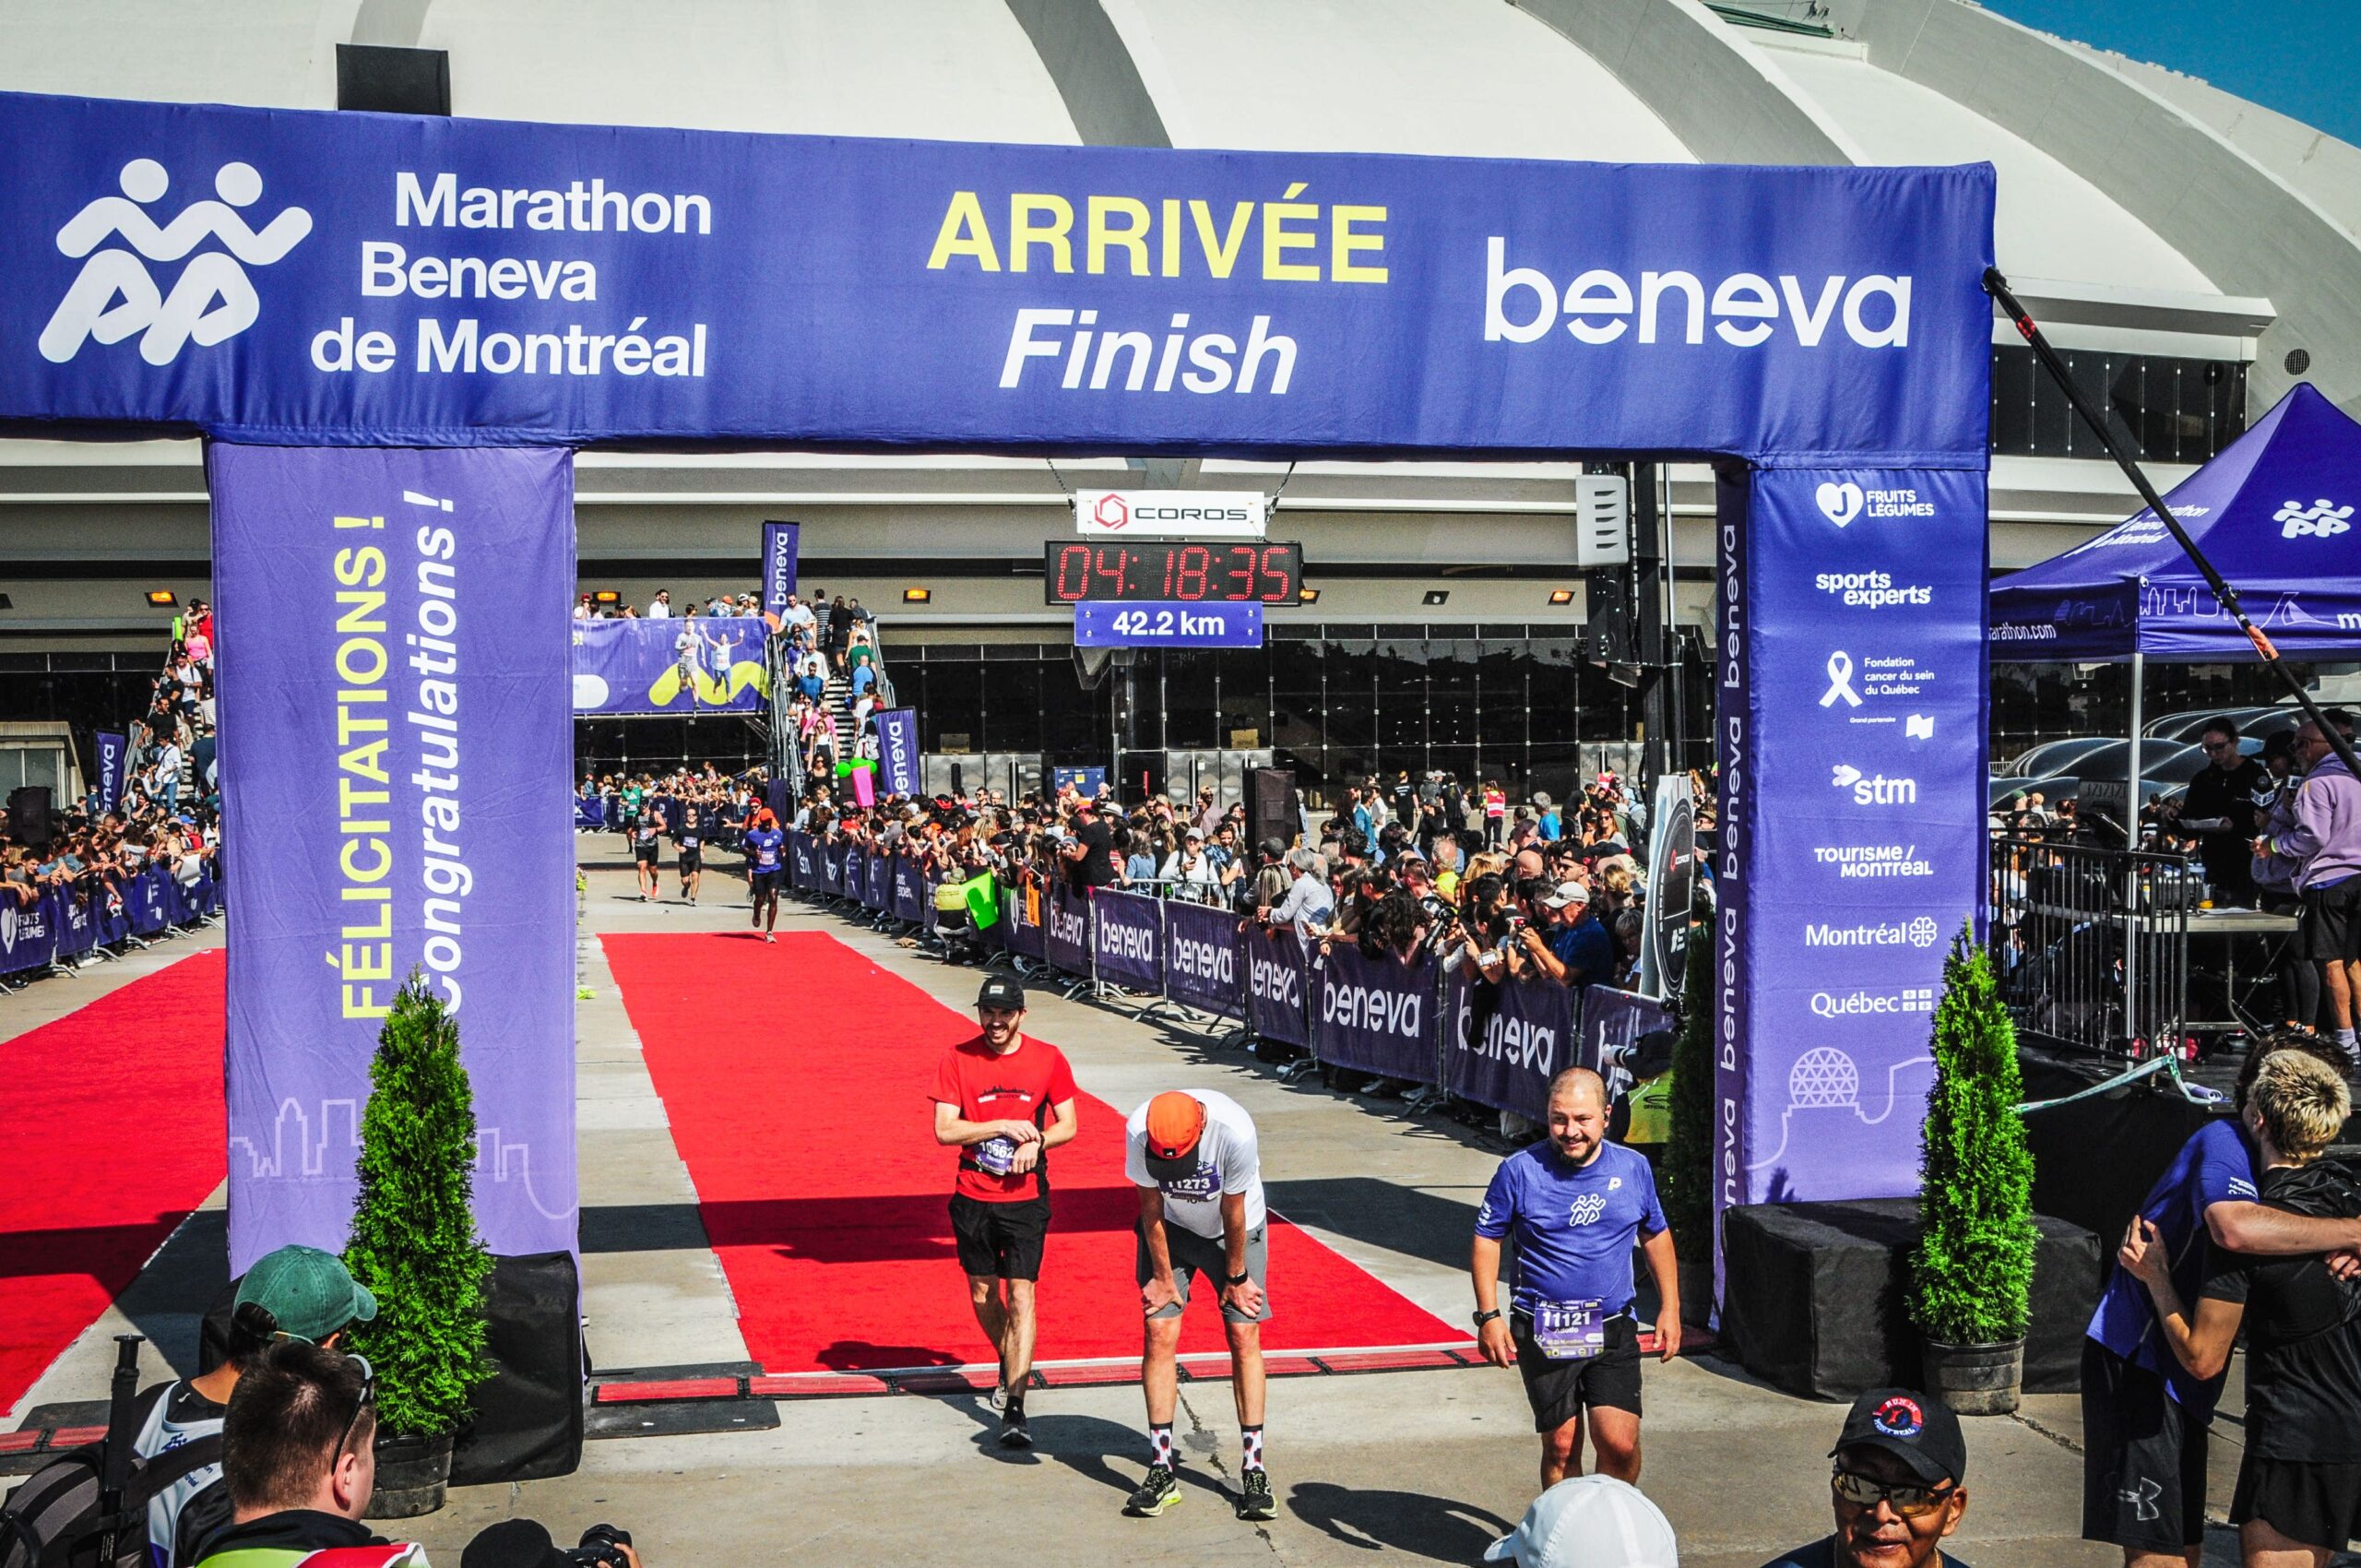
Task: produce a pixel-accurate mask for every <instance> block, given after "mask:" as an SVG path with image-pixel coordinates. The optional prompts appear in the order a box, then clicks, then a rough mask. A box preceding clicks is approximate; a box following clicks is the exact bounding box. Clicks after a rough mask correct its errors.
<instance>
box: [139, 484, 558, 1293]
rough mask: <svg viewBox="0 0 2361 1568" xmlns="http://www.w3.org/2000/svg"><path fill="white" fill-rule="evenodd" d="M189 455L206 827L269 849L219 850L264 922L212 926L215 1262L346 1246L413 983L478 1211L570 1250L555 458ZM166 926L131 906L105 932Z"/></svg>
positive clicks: (511, 1248)
mask: <svg viewBox="0 0 2361 1568" xmlns="http://www.w3.org/2000/svg"><path fill="white" fill-rule="evenodd" d="M206 467H207V478H208V481H209V485H210V489H211V493H212V497H213V563H214V583H215V587H216V589H217V591H218V593H219V605H220V626H221V638H220V656H219V660H218V666H219V682H220V684H219V704H220V713H221V732H222V736H223V743H222V747H221V756H220V766H221V795H222V806H223V829H222V832H223V837H224V838H225V839H226V840H228V841H229V842H231V843H245V844H256V843H267V844H269V845H271V846H273V850H272V852H271V853H269V854H264V855H252V856H246V857H243V858H241V860H240V861H239V862H238V882H239V894H240V897H241V898H242V899H243V901H244V902H245V904H246V907H247V908H249V909H254V910H257V911H267V917H268V918H267V919H259V920H242V921H233V922H231V925H230V928H229V963H228V978H229V1046H228V1082H229V1121H230V1125H229V1176H230V1272H231V1274H232V1275H235V1274H238V1273H240V1272H242V1271H243V1270H244V1269H245V1268H246V1266H247V1265H250V1264H251V1263H253V1262H254V1260H255V1258H257V1257H259V1256H260V1255H262V1254H263V1253H266V1252H268V1251H270V1250H271V1249H272V1248H274V1247H278V1246H282V1245H285V1244H286V1243H288V1242H291V1241H301V1242H306V1243H308V1244H310V1245H313V1246H316V1247H323V1248H326V1249H328V1250H329V1251H335V1250H337V1249H338V1248H341V1247H342V1246H343V1245H344V1242H345V1238H346V1233H347V1231H348V1230H349V1229H350V1225H351V1218H352V1202H353V1190H354V1177H353V1160H354V1156H355V1153H356V1151H357V1146H358V1140H359V1135H360V1117H361V1110H362V1106H363V1105H364V1104H365V1103H366V1101H367V1099H368V1097H369V1064H370V1062H371V1059H372V1058H373V1056H374V1054H375V1051H376V1044H377V1034H378V1030H379V1029H380V1028H382V1027H383V1023H384V1019H385V1016H386V1010H387V1008H388V1007H389V1006H390V1005H391V1004H392V1003H393V999H394V994H395V992H396V991H397V989H398V988H399V987H400V986H401V984H402V983H403V980H404V978H405V977H406V976H409V975H410V974H411V973H413V972H416V973H418V974H420V975H421V976H422V977H423V980H424V982H425V984H426V985H427V987H428V989H429V990H430V991H431V992H433V995H434V996H435V997H436V998H438V999H439V1000H440V1001H442V1003H443V1004H445V1006H446V1007H447V1008H449V1009H450V1010H451V1014H452V1016H453V1019H454V1021H455V1022H456V1023H457V1026H458V1029H459V1038H460V1041H461V1050H462V1051H463V1052H464V1054H465V1060H466V1063H467V1067H468V1074H469V1080H470V1085H471V1088H472V1091H473V1094H474V1101H475V1116H476V1124H477V1127H478V1130H479V1139H478V1142H479V1147H480V1150H481V1152H480V1155H479V1165H478V1169H477V1170H476V1173H475V1214H476V1224H477V1228H478V1229H479V1230H480V1231H481V1234H482V1236H483V1239H484V1241H485V1242H486V1243H487V1244H488V1245H489V1246H490V1247H491V1248H492V1251H493V1252H494V1253H510V1254H523V1253H549V1252H565V1251H571V1250H572V1249H573V1247H574V1245H575V1142H574V1093H573V1090H572V1087H571V1086H572V1084H573V1082H574V1067H575V1062H574V913H575V911H574V877H575V843H574V831H573V821H572V818H573V806H572V802H571V797H570V795H568V794H567V792H566V791H564V790H562V789H552V787H551V781H552V780H553V779H563V778H565V777H566V776H567V775H568V774H569V773H570V772H571V770H572V756H573V744H574V729H573V723H572V720H571V719H570V717H569V715H568V713H567V710H566V704H565V701H564V693H565V690H566V685H567V680H568V676H569V673H570V671H569V668H568V659H567V640H568V639H567V627H568V625H569V622H568V621H567V619H566V598H567V589H568V587H569V585H571V584H572V583H573V581H574V486H573V462H572V459H571V457H569V456H568V455H567V454H565V453H564V452H561V451H553V450H550V449H547V448H540V449H532V450H517V449H502V448H499V447H492V446H477V447H469V448H466V449H463V450H440V451H438V450H426V449H399V450H397V449H387V448H370V447H343V448H299V447H267V446H242V445H230V444H227V443H222V442H215V443H212V444H211V445H208V448H207V452H206ZM324 737H326V739H324ZM305 759H311V760H312V761H314V762H316V763H317V764H318V766H296V764H298V763H302V762H303V761H304V760H305ZM148 894H149V895H151V896H152V895H159V894H160V889H158V888H150V889H148ZM166 914H167V911H166V910H165V909H162V908H160V907H156V906H152V905H150V904H149V899H148V897H143V898H142V899H140V900H136V901H135V904H134V908H133V911H132V928H133V930H135V931H141V930H145V929H148V927H149V925H151V924H160V923H162V921H163V919H164V918H166ZM324 957H325V959H326V962H325V964H324V963H323V958H324Z"/></svg>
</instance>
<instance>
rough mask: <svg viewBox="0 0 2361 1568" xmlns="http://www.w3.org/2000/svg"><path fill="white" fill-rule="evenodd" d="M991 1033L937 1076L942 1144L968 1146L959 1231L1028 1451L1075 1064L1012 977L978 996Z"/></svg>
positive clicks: (963, 1045)
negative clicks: (1056, 1188)
mask: <svg viewBox="0 0 2361 1568" xmlns="http://www.w3.org/2000/svg"><path fill="white" fill-rule="evenodd" d="M976 1016H977V1020H978V1021H979V1023H981V1024H982V1025H983V1033H981V1034H979V1035H978V1036H977V1037H976V1038H975V1039H968V1040H962V1041H960V1042H959V1043H958V1044H957V1045H955V1046H953V1047H952V1048H951V1049H950V1050H949V1051H944V1052H943V1064H942V1065H941V1066H940V1067H938V1068H937V1069H936V1070H935V1075H934V1095H933V1099H934V1141H935V1142H936V1143H938V1144H945V1145H949V1146H953V1147H955V1148H957V1149H958V1150H959V1180H958V1183H957V1185H956V1186H955V1188H954V1189H953V1191H952V1194H951V1229H952V1233H953V1234H954V1235H955V1236H956V1237H957V1238H958V1242H959V1266H960V1268H961V1269H963V1270H965V1271H966V1273H967V1293H968V1300H969V1301H970V1302H971V1303H972V1304H973V1305H974V1307H975V1309H976V1322H977V1323H978V1324H980V1325H981V1326H982V1328H983V1331H984V1336H985V1337H986V1338H988V1339H990V1340H991V1342H992V1345H993V1348H995V1349H996V1350H997V1351H998V1352H999V1356H1000V1386H999V1387H997V1388H995V1389H993V1390H992V1405H993V1407H994V1408H996V1409H998V1410H999V1411H1000V1412H1001V1429H1000V1440H1001V1443H1002V1444H1003V1446H1005V1447H1009V1448H1029V1447H1031V1446H1032V1444H1033V1434H1032V1433H1031V1432H1030V1431H1027V1430H1026V1425H1025V1383H1026V1379H1027V1378H1028V1377H1030V1376H1031V1375H1032V1372H1033V1287H1034V1283H1035V1282H1036V1281H1037V1280H1038V1279H1039V1278H1040V1277H1041V1249H1042V1243H1043V1241H1045V1240H1046V1239H1047V1238H1048V1236H1049V1233H1050V1170H1049V1166H1048V1164H1047V1163H1046V1161H1045V1158H1044V1157H1045V1156H1046V1155H1047V1153H1048V1151H1050V1149H1053V1148H1055V1147H1057V1146H1059V1145H1060V1144H1062V1143H1064V1142H1066V1141H1067V1140H1068V1139H1070V1138H1072V1137H1073V1136H1074V1130H1075V1128H1076V1126H1077V1125H1078V1124H1079V1123H1078V1119H1077V1117H1076V1115H1075V1113H1074V1069H1073V1068H1071V1067H1069V1066H1067V1065H1066V1059H1065V1055H1064V1053H1063V1052H1062V1051H1059V1050H1058V1048H1057V1047H1056V1046H1054V1045H1051V1044H1050V1042H1049V1041H1047V1040H1043V1039H1026V1038H1025V1034H1024V1029H1023V1025H1024V1022H1025V988H1024V987H1023V986H1021V985H1019V984H1017V983H1016V982H1015V981H1014V980H1011V979H1009V978H1008V977H1007V976H1005V975H993V976H991V978H989V979H987V980H985V981H984V989H983V991H982V992H981V993H980V994H979V995H978V996H977V998H976Z"/></svg>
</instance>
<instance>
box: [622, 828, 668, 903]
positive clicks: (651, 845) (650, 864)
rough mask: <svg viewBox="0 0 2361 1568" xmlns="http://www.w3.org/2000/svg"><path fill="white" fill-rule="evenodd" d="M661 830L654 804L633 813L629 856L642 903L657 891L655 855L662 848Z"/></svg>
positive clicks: (662, 829)
mask: <svg viewBox="0 0 2361 1568" xmlns="http://www.w3.org/2000/svg"><path fill="white" fill-rule="evenodd" d="M663 832H664V824H663V819H662V818H661V817H659V816H658V814H657V811H656V807H655V806H654V805H652V804H650V805H647V806H645V807H643V808H642V809H641V810H639V811H638V812H635V813H634V814H633V815H632V818H631V833H630V836H629V837H630V838H631V858H632V863H633V865H634V867H635V870H636V871H637V872H638V873H639V901H640V902H641V903H643V904H645V903H647V901H648V900H650V899H652V898H654V897H656V895H657V892H658V886H657V881H656V876H657V867H656V857H657V856H658V854H660V853H661V852H662V850H663V848H664V846H663V843H662V837H663Z"/></svg>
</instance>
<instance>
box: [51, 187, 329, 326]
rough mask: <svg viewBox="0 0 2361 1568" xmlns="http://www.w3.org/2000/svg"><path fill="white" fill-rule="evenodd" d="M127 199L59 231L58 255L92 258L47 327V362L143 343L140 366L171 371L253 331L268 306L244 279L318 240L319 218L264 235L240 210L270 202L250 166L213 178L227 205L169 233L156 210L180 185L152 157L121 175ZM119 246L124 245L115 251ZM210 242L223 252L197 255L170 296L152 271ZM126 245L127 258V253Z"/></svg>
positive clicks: (196, 207) (282, 220)
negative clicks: (194, 353) (134, 338)
mask: <svg viewBox="0 0 2361 1568" xmlns="http://www.w3.org/2000/svg"><path fill="white" fill-rule="evenodd" d="M116 183H117V184H118V185H119V186H120V187H121V189H122V192H123V194H122V195H120V196H100V197H98V198H97V199H95V200H93V201H92V202H91V203H90V204H89V206H87V207H85V208H82V210H81V211H79V212H77V213H76V214H75V215H74V216H73V217H71V218H69V219H67V220H65V227H64V228H62V229H60V230H58V232H57V248H58V249H59V250H60V251H62V252H64V253H65V255H69V256H77V257H80V256H87V257H89V259H88V260H87V261H84V262H83V263H82V270H81V271H80V272H78V273H77V274H76V275H75V278H74V281H73V283H72V284H71V285H69V286H68V287H67V289H66V291H65V298H64V299H63V300H61V301H59V302H58V305H57V310H56V313H55V314H54V315H52V316H51V317H50V318H49V325H48V326H46V327H42V334H41V339H40V348H41V354H42V358H43V359H45V360H47V361H49V362H51V363H52V364H64V363H65V362H67V361H69V360H71V359H72V358H73V357H74V356H75V355H76V354H78V353H80V352H81V351H82V345H83V344H84V343H86V342H89V340H91V339H97V340H98V341H99V342H100V343H101V344H109V343H120V342H122V341H123V340H124V339H126V338H128V337H130V336H131V335H132V334H134V333H137V334H139V357H140V358H141V359H143V360H146V361H147V362H148V363H149V364H152V365H165V364H170V363H172V361H173V360H174V359H175V358H177V357H178V356H179V354H180V351H181V350H182V349H184V348H185V347H186V346H187V345H189V344H190V343H192V342H194V343H196V345H198V346H199V347H200V348H211V347H212V346H213V345H214V344H216V343H222V342H226V341H228V340H229V339H231V338H234V337H236V336H237V335H238V334H239V333H241V332H243V331H244V330H245V329H246V328H247V327H252V326H253V325H254V324H255V319H256V318H257V317H258V316H260V315H261V314H262V302H261V300H260V299H259V298H258V297H257V296H256V295H255V286H254V284H253V283H252V282H251V281H249V280H248V279H247V278H246V271H245V269H246V268H247V267H267V266H269V265H270V264H271V263H273V262H275V261H277V260H279V258H280V257H282V256H284V255H286V254H287V253H288V252H289V251H291V250H293V249H294V248H295V247H296V246H297V245H298V244H301V243H302V242H303V237H304V236H305V235H306V234H309V233H310V232H312V215H311V214H310V213H308V212H306V211H304V210H303V208H300V207H290V208H286V209H285V210H283V211H281V212H280V213H279V215H278V216H276V217H274V218H272V219H271V220H270V221H269V222H267V223H266V224H264V225H263V227H262V229H261V231H260V232H256V231H255V229H254V228H252V227H251V226H250V225H249V224H248V223H247V222H246V219H245V215H244V213H243V211H241V210H240V209H241V208H248V207H252V206H253V205H254V204H255V202H257V201H259V200H261V199H262V176H261V175H260V174H259V173H257V172H255V168H254V165H252V164H250V163H238V162H230V163H224V164H223V165H221V167H220V168H219V170H217V171H215V172H214V175H213V190H214V194H215V196H219V200H212V199H208V200H204V201H196V202H192V203H190V204H189V205H188V206H187V207H186V208H183V209H182V210H181V211H180V212H179V213H177V214H175V215H174V216H173V217H172V218H171V219H170V220H167V221H165V222H164V223H162V224H158V223H157V221H156V219H155V217H154V215H153V214H152V213H150V212H149V211H148V208H149V206H150V205H151V204H152V203H155V202H157V201H160V200H162V199H163V196H164V193H165V191H166V190H167V189H169V188H170V187H171V184H172V176H170V175H169V174H167V173H166V172H164V166H163V165H162V164H160V163H159V162H157V161H156V160H154V159H152V158H135V159H133V160H131V161H130V162H128V163H126V164H125V165H124V166H123V170H122V172H121V173H120V174H119V175H118V176H117V182H116ZM118 238H119V239H120V241H121V243H120V244H110V243H109V242H111V241H115V240H117V239H118ZM207 240H214V241H218V242H219V244H221V246H222V247H223V248H222V249H221V250H211V251H206V252H204V253H202V254H201V255H196V256H195V257H194V258H193V259H191V260H190V261H189V264H188V265H187V266H186V267H183V268H181V271H180V276H179V277H177V278H175V279H173V280H172V287H171V289H170V290H169V291H167V290H165V289H163V288H161V287H160V286H159V285H158V283H157V281H156V279H155V277H154V276H153V274H151V273H150V272H149V271H148V264H149V263H151V262H173V261H179V260H180V259H181V258H182V257H184V256H187V255H190V253H191V252H193V251H196V248H197V246H199V245H200V244H204V243H205V242H206V241H207ZM125 245H128V246H129V247H130V248H129V249H127V250H126V249H125V248H124V247H125Z"/></svg>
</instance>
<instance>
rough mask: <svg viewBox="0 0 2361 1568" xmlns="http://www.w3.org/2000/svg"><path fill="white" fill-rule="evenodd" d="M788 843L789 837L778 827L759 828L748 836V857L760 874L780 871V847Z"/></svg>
mask: <svg viewBox="0 0 2361 1568" xmlns="http://www.w3.org/2000/svg"><path fill="white" fill-rule="evenodd" d="M786 842H787V835H786V834H784V833H781V832H780V831H779V830H778V829H777V828H776V827H757V828H756V829H754V830H753V832H752V833H749V834H747V835H746V856H747V858H748V859H749V860H751V861H753V862H754V869H755V870H756V871H758V872H763V871H777V870H778V850H779V846H780V845H782V844H784V843H786Z"/></svg>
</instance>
